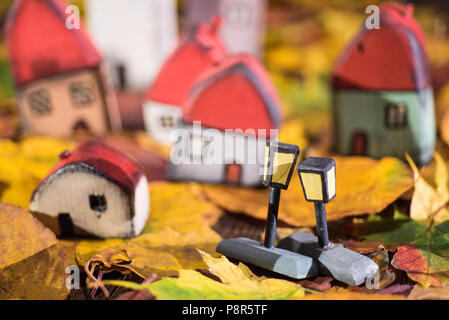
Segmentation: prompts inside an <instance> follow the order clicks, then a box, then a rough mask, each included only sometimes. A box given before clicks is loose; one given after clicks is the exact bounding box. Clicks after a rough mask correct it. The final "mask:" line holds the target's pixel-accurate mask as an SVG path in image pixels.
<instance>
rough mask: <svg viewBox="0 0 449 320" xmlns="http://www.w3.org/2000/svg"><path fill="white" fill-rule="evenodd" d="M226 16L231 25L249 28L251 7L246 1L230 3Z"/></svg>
mask: <svg viewBox="0 0 449 320" xmlns="http://www.w3.org/2000/svg"><path fill="white" fill-rule="evenodd" d="M226 17H227V21H228V22H229V25H230V26H231V27H234V28H248V27H249V26H250V25H251V8H250V7H249V6H248V5H247V4H246V3H233V4H230V5H229V6H228V8H227V10H226Z"/></svg>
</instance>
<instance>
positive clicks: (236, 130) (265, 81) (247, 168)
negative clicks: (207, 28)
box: [168, 55, 281, 186]
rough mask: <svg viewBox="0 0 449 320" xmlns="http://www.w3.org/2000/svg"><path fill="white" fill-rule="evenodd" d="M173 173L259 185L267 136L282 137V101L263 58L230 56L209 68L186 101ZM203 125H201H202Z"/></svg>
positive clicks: (174, 177) (171, 166)
mask: <svg viewBox="0 0 449 320" xmlns="http://www.w3.org/2000/svg"><path fill="white" fill-rule="evenodd" d="M183 108H184V110H185V114H184V117H183V122H184V125H183V127H182V128H181V129H180V130H177V131H176V132H175V133H176V134H177V138H178V140H177V143H176V144H175V145H174V146H173V147H172V152H171V159H170V163H169V170H168V174H169V178H170V179H172V180H192V181H199V182H207V183H227V184H237V185H243V186H254V185H259V184H260V183H261V181H262V179H261V177H262V175H261V173H262V171H261V169H262V167H263V164H264V158H265V147H266V143H267V140H270V139H276V138H277V129H278V128H279V126H280V122H281V114H280V103H279V98H278V96H277V93H276V90H275V88H274V86H273V84H272V82H271V80H270V78H269V76H268V74H267V72H266V71H265V69H264V67H263V66H262V65H261V64H260V63H259V61H258V60H257V59H256V58H254V57H253V56H250V55H236V56H229V57H227V58H226V59H225V60H223V61H222V63H220V64H219V65H217V66H215V67H214V68H211V69H210V70H209V71H207V72H205V73H204V74H203V75H202V76H201V77H200V78H199V79H198V80H197V81H196V82H195V84H194V86H193V88H192V90H190V92H189V95H188V97H187V99H186V102H185V105H184V106H183ZM199 125H200V126H201V128H200V127H199Z"/></svg>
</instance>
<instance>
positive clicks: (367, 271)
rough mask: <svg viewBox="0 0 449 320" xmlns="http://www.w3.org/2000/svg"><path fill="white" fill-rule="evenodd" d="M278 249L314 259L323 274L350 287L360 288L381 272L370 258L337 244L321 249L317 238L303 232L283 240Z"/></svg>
mask: <svg viewBox="0 0 449 320" xmlns="http://www.w3.org/2000/svg"><path fill="white" fill-rule="evenodd" d="M278 247H279V248H282V249H285V250H288V251H292V252H296V253H299V254H302V255H305V256H308V257H311V258H313V259H314V261H317V262H318V263H319V266H320V271H321V273H323V274H327V275H331V276H332V277H334V278H335V279H337V280H339V281H341V282H344V283H346V284H348V285H353V286H359V285H361V284H363V283H364V282H365V281H366V280H367V279H371V278H372V277H374V275H375V274H376V273H377V272H379V267H378V265H377V264H376V263H374V262H373V261H372V260H371V259H370V258H368V257H366V256H364V255H362V254H359V253H357V252H354V251H352V250H349V249H346V248H344V247H343V246H341V245H337V244H331V246H330V247H329V248H327V249H321V248H320V247H319V246H318V238H317V237H315V236H313V235H311V234H308V233H305V232H301V231H299V232H296V233H294V234H292V235H291V236H289V237H287V238H285V239H283V240H282V241H281V242H280V243H279V245H278Z"/></svg>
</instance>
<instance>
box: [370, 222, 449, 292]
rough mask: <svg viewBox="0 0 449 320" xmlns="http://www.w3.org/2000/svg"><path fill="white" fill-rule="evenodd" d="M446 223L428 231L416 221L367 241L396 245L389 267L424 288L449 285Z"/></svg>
mask: <svg viewBox="0 0 449 320" xmlns="http://www.w3.org/2000/svg"><path fill="white" fill-rule="evenodd" d="M448 234H449V221H446V222H444V223H442V224H440V225H437V226H433V227H432V228H429V227H427V226H425V225H422V224H420V223H418V222H416V221H409V222H405V223H403V224H401V225H400V227H398V228H396V229H395V230H393V231H388V232H381V233H375V234H371V235H368V236H366V237H365V240H366V241H380V242H382V243H384V244H385V245H394V246H396V247H397V248H398V249H397V252H396V254H395V255H394V257H393V260H392V265H393V266H394V267H395V268H396V269H399V270H404V271H406V272H407V274H408V276H409V277H410V278H411V279H412V280H414V281H416V282H419V283H420V284H421V285H422V286H424V287H429V286H435V287H440V286H446V285H449V260H448V259H449V238H448V236H447V235H448Z"/></svg>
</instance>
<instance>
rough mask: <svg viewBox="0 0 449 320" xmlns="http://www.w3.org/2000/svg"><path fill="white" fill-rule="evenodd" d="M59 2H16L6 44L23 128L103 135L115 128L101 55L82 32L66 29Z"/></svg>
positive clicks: (113, 106) (114, 110)
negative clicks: (81, 130) (83, 131)
mask: <svg viewBox="0 0 449 320" xmlns="http://www.w3.org/2000/svg"><path fill="white" fill-rule="evenodd" d="M66 8H67V5H66V4H65V3H64V2H62V1H61V0H16V1H15V2H14V3H13V5H12V7H11V9H10V12H9V15H8V19H7V25H6V44H7V47H8V51H9V59H10V64H11V69H12V75H13V78H14V82H15V86H16V92H17V98H18V104H19V110H20V115H21V119H22V126H23V127H24V129H25V130H27V131H31V132H34V133H38V134H48V135H70V134H71V133H73V131H74V130H77V129H87V130H88V131H89V132H91V133H93V134H103V133H105V132H107V131H108V130H109V129H115V128H119V127H120V116H119V113H118V109H117V106H116V104H115V103H114V102H115V101H114V95H113V93H112V92H111V91H110V90H109V88H108V87H107V86H106V82H105V81H103V80H104V79H103V73H102V70H101V69H102V67H101V63H102V57H101V55H100V54H99V53H98V51H97V49H96V48H95V46H94V45H93V44H92V42H91V41H90V39H89V37H88V36H87V34H86V33H85V32H84V30H83V28H82V27H81V28H80V29H72V30H69V29H68V28H67V27H66V19H67V15H66Z"/></svg>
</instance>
